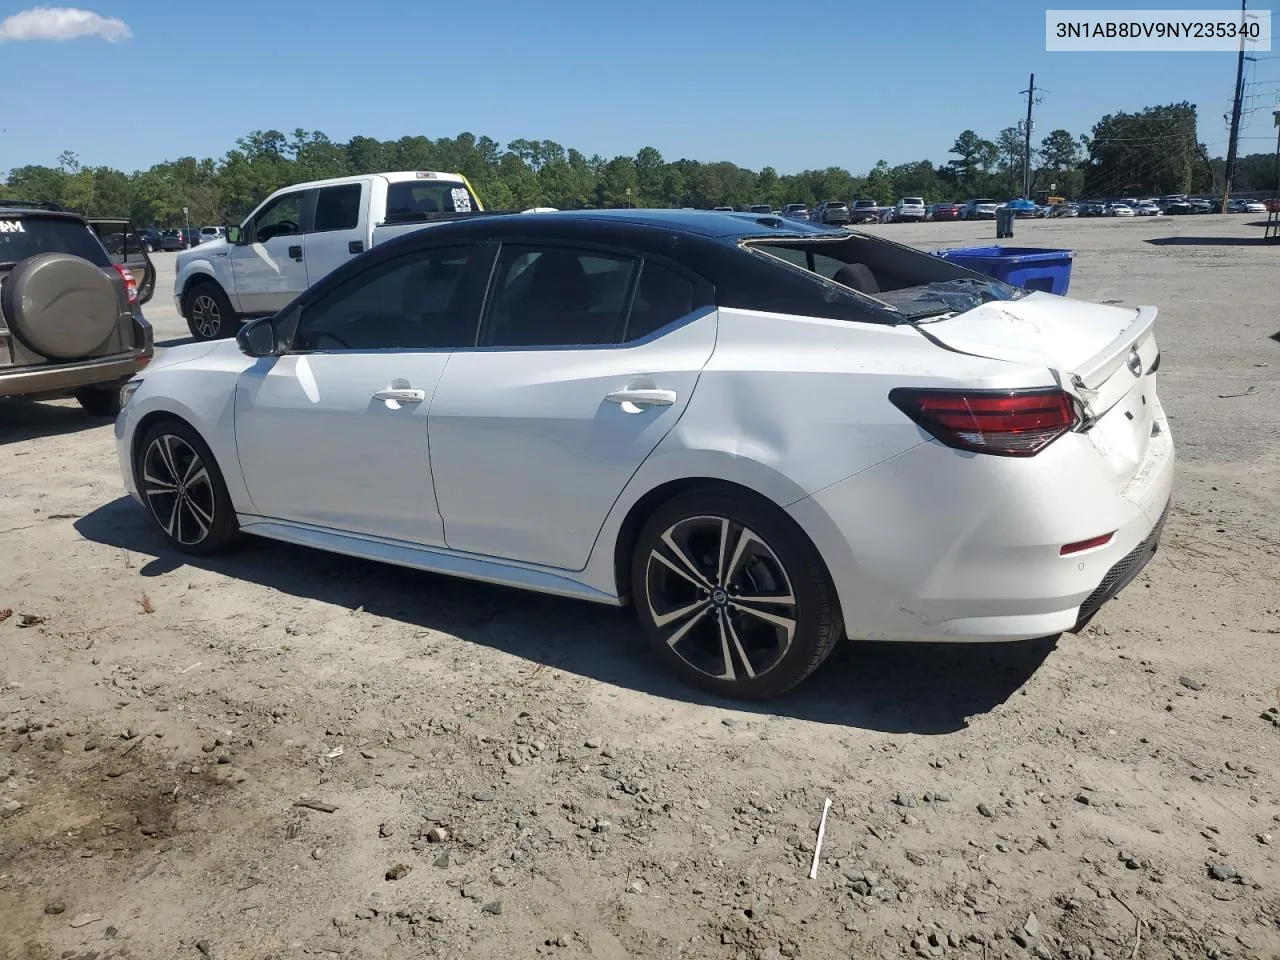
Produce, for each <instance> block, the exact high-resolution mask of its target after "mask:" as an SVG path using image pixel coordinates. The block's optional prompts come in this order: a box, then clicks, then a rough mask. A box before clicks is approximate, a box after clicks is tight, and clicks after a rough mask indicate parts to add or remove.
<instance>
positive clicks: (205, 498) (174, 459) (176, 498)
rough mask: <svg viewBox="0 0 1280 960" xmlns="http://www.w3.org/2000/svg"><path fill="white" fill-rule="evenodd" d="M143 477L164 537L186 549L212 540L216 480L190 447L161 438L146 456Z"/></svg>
mask: <svg viewBox="0 0 1280 960" xmlns="http://www.w3.org/2000/svg"><path fill="white" fill-rule="evenodd" d="M141 473H142V494H143V497H144V498H145V499H146V501H147V507H148V509H150V510H151V515H152V516H153V517H155V518H156V522H157V523H159V524H160V526H161V528H163V530H164V532H165V533H167V534H168V535H169V536H170V537H172V538H173V539H174V540H176V541H177V542H178V543H180V544H183V545H184V546H192V545H194V544H198V543H200V542H201V541H203V540H204V539H205V538H206V537H207V536H209V531H210V530H212V529H213V523H214V515H215V511H216V510H217V501H216V498H215V496H214V488H213V478H212V477H210V476H209V468H208V467H207V466H206V465H205V463H204V461H203V460H202V459H201V458H200V455H199V454H198V453H196V451H195V450H194V449H192V447H191V444H189V443H187V441H186V440H184V439H182V437H179V436H175V435H174V434H171V433H162V434H160V435H159V436H158V437H156V438H155V439H154V440H152V441H151V444H150V446H148V447H147V451H146V453H145V454H143V457H142V471H141Z"/></svg>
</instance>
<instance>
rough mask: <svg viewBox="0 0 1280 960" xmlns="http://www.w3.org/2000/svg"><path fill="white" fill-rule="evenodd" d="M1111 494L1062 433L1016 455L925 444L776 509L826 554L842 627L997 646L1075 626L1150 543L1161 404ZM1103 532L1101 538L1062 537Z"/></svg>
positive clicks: (1089, 453)
mask: <svg viewBox="0 0 1280 960" xmlns="http://www.w3.org/2000/svg"><path fill="white" fill-rule="evenodd" d="M1157 419H1158V422H1159V426H1160V432H1159V434H1158V435H1153V436H1152V438H1151V440H1150V443H1149V445H1148V448H1147V451H1146V454H1145V456H1144V459H1143V462H1142V463H1141V464H1140V465H1139V468H1138V470H1137V472H1136V473H1135V474H1134V476H1133V478H1132V479H1131V480H1129V481H1128V482H1127V483H1126V484H1125V485H1124V486H1123V487H1121V488H1120V489H1116V486H1115V480H1114V478H1113V476H1110V475H1108V474H1107V473H1106V471H1105V469H1103V467H1102V466H1101V464H1100V462H1099V457H1098V455H1097V451H1096V449H1095V448H1094V446H1093V444H1094V441H1093V440H1092V439H1090V438H1089V437H1088V436H1085V435H1075V434H1073V435H1069V436H1067V437H1063V438H1062V439H1061V440H1059V441H1058V442H1056V443H1055V444H1053V445H1051V446H1050V447H1049V448H1048V449H1046V450H1045V451H1044V452H1043V453H1041V454H1040V455H1038V456H1036V457H1034V458H1028V459H1025V460H1024V459H1012V458H1002V457H984V456H981V455H971V454H963V453H959V452H957V451H954V450H950V449H949V448H946V447H944V446H942V445H941V444H939V443H937V442H936V441H932V440H930V441H928V442H925V443H922V444H921V445H920V446H918V447H916V448H914V449H913V450H910V451H908V452H906V453H903V454H900V455H899V456H897V457H895V458H893V459H892V460H889V461H887V462H885V463H883V464H881V465H880V466H878V467H874V468H872V469H871V470H867V471H864V472H863V473H861V474H858V475H857V476H854V477H851V478H849V479H847V480H844V481H842V482H840V483H837V484H834V485H833V486H831V487H828V488H826V489H824V490H822V491H819V492H818V493H816V494H814V495H813V496H811V497H807V498H805V499H804V500H801V501H798V502H797V503H794V504H792V505H791V506H790V507H789V508H788V510H789V512H790V513H791V515H792V516H793V517H794V518H795V519H796V521H797V522H798V523H799V524H800V525H801V527H803V528H804V530H805V531H806V532H807V533H808V534H809V536H810V538H811V539H812V540H813V542H814V544H815V546H817V547H818V549H819V551H820V552H821V553H822V556H823V558H824V559H825V560H826V561H827V566H828V569H829V571H830V573H831V576H832V580H833V581H834V583H835V586H836V590H837V592H838V594H839V597H840V602H841V607H842V612H843V614H844V619H845V623H846V625H847V629H848V632H849V635H850V636H851V637H856V638H859V639H869V640H898V641H921V642H936V641H945V640H952V641H965V642H985V641H1009V640H1028V639H1032V638H1035V637H1044V636H1052V635H1055V634H1059V633H1064V632H1069V631H1071V630H1074V629H1079V628H1080V627H1082V626H1083V625H1084V624H1085V623H1087V622H1088V620H1089V618H1090V617H1092V616H1093V615H1094V614H1095V613H1096V612H1097V611H1098V609H1099V608H1100V607H1101V606H1102V605H1103V604H1105V603H1106V602H1107V601H1108V600H1110V599H1111V598H1112V597H1114V596H1115V595H1116V594H1117V593H1119V592H1120V590H1121V589H1123V588H1124V587H1125V586H1126V585H1127V584H1128V583H1130V582H1131V581H1132V580H1133V579H1134V578H1135V577H1136V576H1137V575H1138V574H1139V573H1140V572H1141V570H1142V568H1143V567H1144V566H1145V565H1146V563H1147V562H1148V561H1149V560H1150V559H1151V556H1152V555H1153V554H1154V552H1155V549H1156V546H1157V545H1158V542H1159V538H1160V534H1161V531H1162V529H1163V523H1164V517H1165V515H1166V513H1167V510H1168V505H1169V500H1170V496H1171V493H1172V487H1173V469H1174V450H1173V443H1172V440H1171V439H1170V438H1169V434H1168V426H1167V423H1166V422H1165V419H1164V415H1163V412H1159V413H1158V417H1157ZM1108 532H1110V533H1112V537H1111V540H1110V541H1109V542H1107V543H1106V544H1105V545H1103V546H1100V547H1094V548H1091V549H1088V550H1083V551H1080V552H1078V553H1072V554H1069V555H1067V556H1062V555H1061V552H1060V550H1061V547H1062V546H1063V545H1064V544H1070V543H1077V542H1080V541H1084V540H1088V539H1090V538H1092V537H1096V536H1099V535H1101V534H1104V533H1108Z"/></svg>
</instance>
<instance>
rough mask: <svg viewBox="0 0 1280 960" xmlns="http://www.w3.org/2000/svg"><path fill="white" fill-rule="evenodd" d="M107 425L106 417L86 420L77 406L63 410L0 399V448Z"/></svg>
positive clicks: (34, 403)
mask: <svg viewBox="0 0 1280 960" xmlns="http://www.w3.org/2000/svg"><path fill="white" fill-rule="evenodd" d="M111 422H112V421H111V419H110V418H108V417H91V416H89V414H87V413H85V412H84V411H83V410H82V409H80V407H79V405H76V406H63V405H61V404H56V403H42V402H38V401H32V400H21V399H13V400H11V399H7V398H5V399H0V446H4V445H5V444H8V443H18V442H20V441H22V440H32V439H35V438H36V437H54V436H58V435H60V434H64V433H79V432H80V431H82V430H93V429H94V428H96V427H103V426H110V425H111Z"/></svg>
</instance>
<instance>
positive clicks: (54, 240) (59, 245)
mask: <svg viewBox="0 0 1280 960" xmlns="http://www.w3.org/2000/svg"><path fill="white" fill-rule="evenodd" d="M38 253H70V254H74V255H75V256H77V257H84V259H86V260H88V261H89V262H90V263H92V264H93V265H94V266H97V267H110V266H111V260H110V258H109V257H108V256H107V251H106V250H105V249H103V246H102V244H101V243H99V242H98V238H97V237H96V236H95V235H94V233H93V231H92V230H90V229H89V227H88V226H87V225H86V224H84V223H81V222H80V221H78V220H68V219H64V218H62V217H39V216H35V217H33V216H29V215H28V216H24V217H22V218H21V219H11V220H6V219H5V218H4V216H3V215H2V214H0V263H17V262H18V261H19V260H25V259H27V257H34V256H35V255H36V254H38Z"/></svg>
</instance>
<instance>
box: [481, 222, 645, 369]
mask: <svg viewBox="0 0 1280 960" xmlns="http://www.w3.org/2000/svg"><path fill="white" fill-rule="evenodd" d="M637 267H638V262H637V260H636V259H635V258H634V257H626V256H616V255H612V254H606V253H597V252H594V251H585V250H574V249H570V248H567V247H555V246H546V247H542V246H518V245H508V244H504V245H503V247H502V250H501V252H500V253H499V256H498V262H497V265H496V266H495V268H494V279H493V284H492V286H491V288H490V294H489V310H488V314H487V316H486V318H485V322H484V332H483V334H482V346H490V347H514V348H519V347H552V346H579V345H598V344H607V343H618V342H619V341H620V340H621V338H622V332H623V322H624V320H625V319H626V315H627V308H628V297H629V295H630V291H631V283H632V278H633V277H634V276H635V273H636V269H637Z"/></svg>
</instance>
